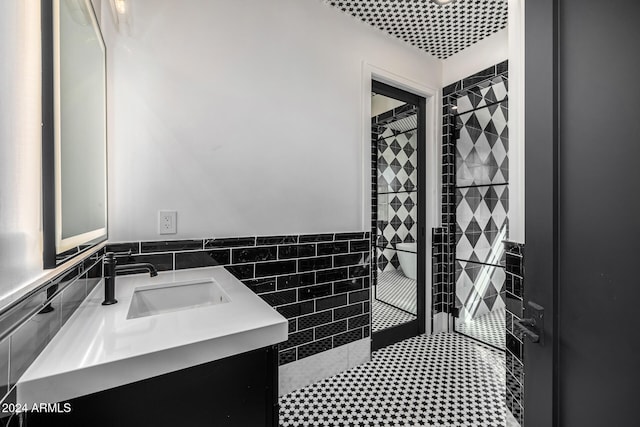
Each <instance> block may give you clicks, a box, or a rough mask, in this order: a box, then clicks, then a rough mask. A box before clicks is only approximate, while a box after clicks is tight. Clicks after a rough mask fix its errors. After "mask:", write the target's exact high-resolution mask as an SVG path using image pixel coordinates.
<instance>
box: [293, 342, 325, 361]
mask: <svg viewBox="0 0 640 427" xmlns="http://www.w3.org/2000/svg"><path fill="white" fill-rule="evenodd" d="M330 349H331V338H326V339H323V340H320V341H315V342H312V343H311V344H305V345H302V346H300V347H299V348H298V360H299V359H303V358H305V357H309V356H313V355H314V354H318V353H322V352H323V351H327V350H330Z"/></svg>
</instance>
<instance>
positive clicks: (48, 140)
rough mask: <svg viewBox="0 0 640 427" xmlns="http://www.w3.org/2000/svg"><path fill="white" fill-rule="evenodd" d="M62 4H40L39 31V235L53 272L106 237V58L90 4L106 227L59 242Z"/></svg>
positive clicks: (47, 265) (45, 260)
mask: <svg viewBox="0 0 640 427" xmlns="http://www.w3.org/2000/svg"><path fill="white" fill-rule="evenodd" d="M61 1H63V0H41V2H40V5H41V8H40V10H41V30H42V32H41V33H42V40H41V41H42V233H43V266H44V268H45V269H48V268H55V267H57V266H59V265H60V264H62V263H64V262H65V261H68V260H69V259H71V258H73V257H75V256H77V255H79V254H81V253H83V252H85V251H87V250H88V249H90V248H92V247H94V246H95V245H97V244H99V243H101V242H103V241H105V240H107V237H108V232H107V230H108V215H107V209H108V205H107V201H108V186H107V109H106V102H107V82H106V75H107V56H106V46H105V43H104V39H103V37H102V33H101V30H100V25H99V24H98V20H97V17H96V13H95V10H94V8H93V4H92V2H91V0H83V1H84V2H85V4H86V5H87V8H88V11H89V15H90V18H91V22H92V25H93V28H94V30H95V31H96V35H97V40H98V43H99V45H100V47H101V49H102V53H103V58H104V76H105V81H104V87H103V91H104V99H105V110H104V114H105V117H104V120H105V131H104V156H105V157H104V158H105V176H104V186H105V200H104V206H105V212H104V213H105V216H104V218H105V226H104V228H98V229H96V230H90V231H88V232H86V233H83V234H80V235H76V236H72V237H69V238H65V239H63V238H62V201H61V194H62V188H61V181H62V178H61V176H62V175H61V156H60V152H61V149H60V147H61V137H60V127H61V126H60V114H59V112H60V96H59V92H60V63H59V61H58V60H57V59H56V55H57V54H58V52H59V50H60V49H59V47H60V32H59V24H60V23H59V8H60V2H61Z"/></svg>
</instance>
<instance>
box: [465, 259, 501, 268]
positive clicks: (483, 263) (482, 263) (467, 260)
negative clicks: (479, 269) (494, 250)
mask: <svg viewBox="0 0 640 427" xmlns="http://www.w3.org/2000/svg"><path fill="white" fill-rule="evenodd" d="M456 261H460V262H470V263H472V264H480V265H486V266H488V267H500V268H505V267H504V265H500V264H490V263H488V262H481V261H471V260H469V259H460V258H456Z"/></svg>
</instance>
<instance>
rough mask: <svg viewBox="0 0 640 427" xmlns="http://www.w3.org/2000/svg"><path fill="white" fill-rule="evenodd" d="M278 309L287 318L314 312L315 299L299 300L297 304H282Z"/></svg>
mask: <svg viewBox="0 0 640 427" xmlns="http://www.w3.org/2000/svg"><path fill="white" fill-rule="evenodd" d="M276 311H277V312H278V313H280V314H282V315H283V316H284V317H286V318H287V319H291V318H292V317H298V316H302V315H303V314H309V313H313V301H305V302H299V303H296V304H289V305H282V306H280V307H277V308H276Z"/></svg>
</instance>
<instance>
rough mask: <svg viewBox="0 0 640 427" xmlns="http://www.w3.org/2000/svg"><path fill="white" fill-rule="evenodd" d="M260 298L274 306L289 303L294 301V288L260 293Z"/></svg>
mask: <svg viewBox="0 0 640 427" xmlns="http://www.w3.org/2000/svg"><path fill="white" fill-rule="evenodd" d="M260 298H262V299H263V300H265V301H266V302H267V304H269V305H270V306H272V307H274V306H277V305H283V304H291V303H292V302H296V290H295V289H290V290H287V291H278V292H272V293H267V294H260Z"/></svg>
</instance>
